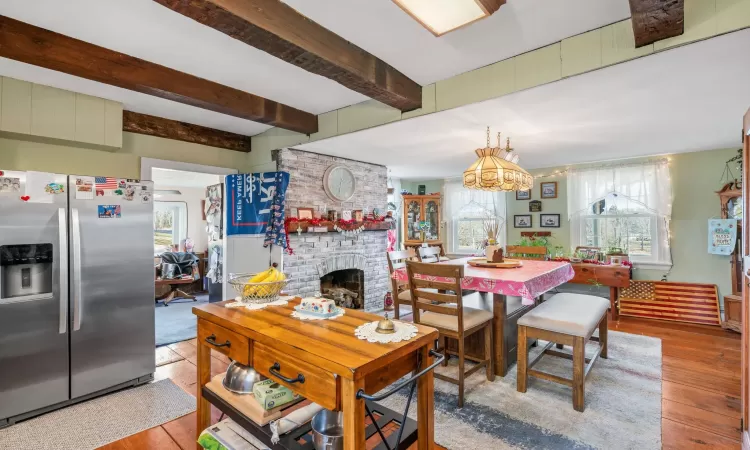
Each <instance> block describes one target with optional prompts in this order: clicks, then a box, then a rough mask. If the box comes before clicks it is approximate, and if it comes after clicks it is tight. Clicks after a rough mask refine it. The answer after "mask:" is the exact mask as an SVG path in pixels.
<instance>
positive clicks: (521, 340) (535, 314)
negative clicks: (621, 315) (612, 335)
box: [517, 294, 609, 412]
mask: <svg viewBox="0 0 750 450" xmlns="http://www.w3.org/2000/svg"><path fill="white" fill-rule="evenodd" d="M608 308H609V300H607V299H604V298H601V297H595V296H593V295H580V294H557V295H555V296H553V297H552V298H550V299H549V300H547V301H545V302H544V303H542V304H541V305H539V306H537V307H536V308H534V309H532V310H531V311H529V312H528V313H526V314H524V316H523V317H521V318H520V319H519V320H518V386H517V388H518V392H526V384H527V382H528V377H529V376H532V377H535V378H541V379H543V380H547V381H553V382H555V383H560V384H564V385H566V386H570V387H572V388H573V408H574V409H575V410H576V411H581V412H583V410H584V408H585V402H584V381H585V379H586V376H587V375H588V373H589V371H590V370H591V367H592V366H593V365H594V362H595V361H596V359H597V358H598V357H599V355H601V357H602V358H606V357H607V309H608ZM597 328H599V337H598V338H597V337H595V336H593V337H592V335H593V334H594V331H595V330H596V329H597ZM530 339H542V340H545V341H549V343H548V344H547V346H546V347H545V348H544V349H543V350H542V352H541V353H540V354H539V356H537V357H536V358H535V359H534V360H533V361H532V362H531V363H529V349H528V342H529V340H530ZM589 339H591V340H593V341H599V348H598V349H597V352H596V354H594V356H593V357H592V358H586V355H585V351H586V342H587V341H588V340H589ZM555 344H558V347H559V348H562V347H561V346H562V345H570V346H572V347H573V354H572V355H570V354H568V353H563V352H560V351H558V350H552V346H553V345H555ZM544 355H551V356H557V357H561V358H566V359H571V360H573V379H572V380H571V379H568V378H563V377H559V376H557V375H553V374H550V373H546V372H541V371H539V370H534V369H532V367H534V365H535V364H536V363H538V362H539V360H541V359H542V357H543V356H544Z"/></svg>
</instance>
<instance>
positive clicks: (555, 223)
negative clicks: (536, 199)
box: [539, 214, 560, 228]
mask: <svg viewBox="0 0 750 450" xmlns="http://www.w3.org/2000/svg"><path fill="white" fill-rule="evenodd" d="M539 226H540V227H542V228H560V214H539Z"/></svg>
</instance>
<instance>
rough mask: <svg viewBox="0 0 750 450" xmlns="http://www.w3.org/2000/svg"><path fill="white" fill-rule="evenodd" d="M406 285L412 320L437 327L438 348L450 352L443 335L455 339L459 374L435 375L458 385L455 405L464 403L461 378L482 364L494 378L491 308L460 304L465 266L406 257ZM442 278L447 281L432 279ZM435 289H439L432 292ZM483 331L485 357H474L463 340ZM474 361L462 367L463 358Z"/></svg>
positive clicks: (462, 380) (488, 376)
mask: <svg viewBox="0 0 750 450" xmlns="http://www.w3.org/2000/svg"><path fill="white" fill-rule="evenodd" d="M406 272H407V274H408V275H409V289H410V290H411V298H412V305H413V314H414V323H418V324H422V325H426V326H429V327H433V328H437V330H438V331H439V332H440V336H439V338H438V340H439V342H440V344H439V347H438V351H439V352H444V353H445V354H446V356H447V355H448V354H453V352H449V351H448V350H447V349H446V345H445V344H446V339H447V338H452V339H456V340H457V341H458V352H456V353H455V354H456V356H458V378H452V377H449V376H446V375H442V374H439V373H435V378H438V379H440V380H443V381H447V382H449V383H453V384H457V385H458V407H459V408H460V407H462V406H463V405H464V379H465V378H466V377H468V376H470V375H471V374H473V373H474V372H476V371H478V370H479V369H481V368H482V367H484V368H485V369H486V376H487V379H488V380H490V381H494V380H495V371H494V368H493V365H492V364H493V363H492V312H490V311H486V310H483V309H475V308H468V307H466V308H465V307H464V306H463V291H462V289H461V279H462V278H463V277H464V267H463V266H459V265H453V264H430V263H423V262H414V261H406ZM436 278H445V279H448V280H449V281H435V279H436ZM434 289H438V290H439V292H435V291H434ZM444 292H447V293H444ZM480 331H484V359H474V358H471V357H468V356H466V354H465V340H466V338H467V337H469V336H471V335H472V334H474V333H477V332H480ZM467 359H468V360H470V361H473V362H476V363H477V364H476V365H475V366H474V367H472V368H471V369H469V370H465V360H467Z"/></svg>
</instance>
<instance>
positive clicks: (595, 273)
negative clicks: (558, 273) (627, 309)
mask: <svg viewBox="0 0 750 450" xmlns="http://www.w3.org/2000/svg"><path fill="white" fill-rule="evenodd" d="M571 265H572V266H573V270H574V271H575V273H576V274H575V276H574V277H573V279H572V280H570V281H568V283H576V284H588V285H597V284H598V285H602V286H607V287H609V305H610V310H611V311H612V320H617V319H618V318H619V317H620V310H619V306H620V305H619V303H618V298H619V296H620V290H619V288H626V287H628V286H630V279H631V270H630V267H628V266H613V265H599V264H587V263H571Z"/></svg>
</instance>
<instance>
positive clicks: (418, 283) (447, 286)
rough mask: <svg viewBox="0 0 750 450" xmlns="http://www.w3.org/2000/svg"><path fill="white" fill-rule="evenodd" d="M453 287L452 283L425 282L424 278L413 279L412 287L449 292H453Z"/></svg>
mask: <svg viewBox="0 0 750 450" xmlns="http://www.w3.org/2000/svg"><path fill="white" fill-rule="evenodd" d="M425 264H430V263H425ZM454 286H455V284H454V283H446V282H443V281H437V280H426V279H424V278H415V279H414V287H416V288H422V289H424V288H427V289H441V290H444V291H450V290H453V287H454Z"/></svg>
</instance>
